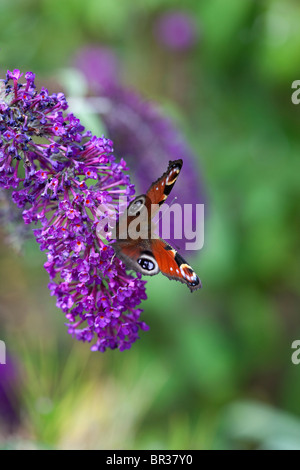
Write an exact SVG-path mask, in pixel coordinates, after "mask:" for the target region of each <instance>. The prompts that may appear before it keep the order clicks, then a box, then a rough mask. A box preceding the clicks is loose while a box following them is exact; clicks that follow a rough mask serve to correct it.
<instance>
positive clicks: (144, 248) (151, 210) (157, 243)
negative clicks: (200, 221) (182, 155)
mask: <svg viewBox="0 0 300 470" xmlns="http://www.w3.org/2000/svg"><path fill="white" fill-rule="evenodd" d="M181 168H182V160H181V159H179V160H174V161H170V162H169V166H168V168H167V171H166V172H165V173H164V174H163V175H162V176H161V177H160V178H158V180H157V181H155V182H154V183H152V185H151V186H150V188H149V190H148V192H147V193H146V194H141V195H140V196H137V197H136V198H135V199H134V200H133V201H132V202H131V203H130V204H129V206H128V207H127V211H126V212H125V214H124V215H122V216H121V217H120V219H119V221H118V223H117V226H116V234H117V235H116V240H115V241H114V243H113V244H112V246H113V248H114V250H115V252H116V255H117V257H118V258H120V260H122V261H123V262H124V263H125V264H126V266H127V267H128V268H129V269H134V270H135V271H137V272H140V273H142V274H146V275H148V276H153V275H155V274H158V273H159V272H161V273H162V274H164V275H165V276H167V277H168V278H169V279H174V280H175V281H180V282H182V283H184V284H186V285H187V286H188V287H189V289H190V291H191V292H193V291H194V290H197V289H199V288H200V287H202V285H201V281H200V279H199V277H198V276H197V274H196V273H195V271H194V270H193V269H192V268H191V266H190V265H189V264H188V263H187V262H186V261H185V260H184V259H183V258H182V256H180V254H179V253H178V252H177V251H176V250H175V249H174V248H172V247H171V246H170V245H169V244H168V243H166V242H165V241H164V240H162V239H161V238H159V237H158V236H156V235H155V234H153V230H152V223H151V221H152V219H153V216H154V215H155V213H157V211H158V209H159V207H160V206H161V205H162V204H163V203H164V201H165V200H166V199H167V197H168V195H169V194H170V192H171V190H172V188H173V186H174V184H175V182H176V180H177V178H178V175H179V173H180V170H181Z"/></svg>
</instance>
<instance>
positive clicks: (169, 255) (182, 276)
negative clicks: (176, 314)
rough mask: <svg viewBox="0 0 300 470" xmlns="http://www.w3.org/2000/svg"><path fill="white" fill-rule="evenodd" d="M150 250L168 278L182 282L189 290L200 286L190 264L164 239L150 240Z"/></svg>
mask: <svg viewBox="0 0 300 470" xmlns="http://www.w3.org/2000/svg"><path fill="white" fill-rule="evenodd" d="M151 250H152V253H153V256H154V258H155V259H156V261H157V264H158V266H159V269H160V271H161V272H162V274H164V275H165V276H167V277H168V278H169V279H174V280H176V281H180V282H183V283H184V284H186V285H187V286H188V287H189V289H190V291H191V292H193V291H194V290H197V289H200V287H202V285H201V281H200V279H199V277H198V276H197V274H196V273H195V271H194V270H193V269H192V268H191V266H190V265H189V264H188V263H187V262H186V261H185V260H184V259H183V258H182V256H180V254H179V253H178V252H177V251H176V250H175V249H174V248H172V247H171V246H170V245H168V243H166V242H165V241H164V240H161V239H153V240H151Z"/></svg>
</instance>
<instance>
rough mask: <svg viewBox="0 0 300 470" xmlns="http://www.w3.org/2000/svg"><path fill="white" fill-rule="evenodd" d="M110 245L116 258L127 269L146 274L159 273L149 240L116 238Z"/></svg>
mask: <svg viewBox="0 0 300 470" xmlns="http://www.w3.org/2000/svg"><path fill="white" fill-rule="evenodd" d="M112 246H113V247H114V249H115V252H116V254H117V256H118V258H120V260H121V261H123V263H125V264H126V266H127V267H128V268H129V269H134V270H135V271H137V272H140V273H141V274H145V275H147V276H154V275H155V274H158V273H159V266H158V263H157V261H156V259H155V256H154V255H153V252H152V248H151V240H142V239H139V240H131V241H128V240H118V241H116V242H115V243H114V244H113V245H112Z"/></svg>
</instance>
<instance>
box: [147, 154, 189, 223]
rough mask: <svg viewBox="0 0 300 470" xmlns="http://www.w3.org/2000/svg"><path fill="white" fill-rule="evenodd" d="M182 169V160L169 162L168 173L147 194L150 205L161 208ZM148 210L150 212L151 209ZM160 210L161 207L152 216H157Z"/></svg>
mask: <svg viewBox="0 0 300 470" xmlns="http://www.w3.org/2000/svg"><path fill="white" fill-rule="evenodd" d="M181 168H182V160H181V159H179V160H174V161H170V162H169V166H168V168H167V171H166V172H165V173H164V174H163V175H162V176H161V177H160V178H158V180H156V181H155V182H154V183H152V185H151V186H150V188H149V190H148V192H147V194H146V196H147V203H148V205H149V204H157V205H158V206H161V205H162V204H163V203H164V202H165V200H166V199H167V197H168V195H169V194H170V192H171V190H172V188H173V186H174V184H175V182H176V180H177V178H178V175H179V173H180V170H181ZM147 209H148V210H149V207H148V208H147ZM158 209H159V207H157V210H156V211H152V216H153V215H155V213H156V212H157V211H158Z"/></svg>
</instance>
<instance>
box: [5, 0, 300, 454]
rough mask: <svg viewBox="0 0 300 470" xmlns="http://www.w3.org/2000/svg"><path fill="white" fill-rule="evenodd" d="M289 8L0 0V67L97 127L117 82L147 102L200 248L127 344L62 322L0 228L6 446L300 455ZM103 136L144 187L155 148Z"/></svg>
mask: <svg viewBox="0 0 300 470" xmlns="http://www.w3.org/2000/svg"><path fill="white" fill-rule="evenodd" d="M170 18H171V22H170ZM299 20H300V5H299V2H297V1H295V0H285V1H284V2H282V1H280V0H257V1H255V0H243V1H240V0H227V1H226V2H225V1H222V0H210V1H209V2H208V1H206V0H199V1H197V2H196V1H194V0H186V1H185V2H184V9H183V2H179V1H176V0H175V1H174V0H172V1H169V0H159V1H158V0H143V1H130V0H122V1H121V2H120V1H119V0H109V1H108V0H86V1H84V2H82V1H80V0H65V1H64V2H62V1H59V0H26V1H23V0H2V1H1V4H0V68H1V76H2V77H3V76H4V74H5V72H6V70H7V69H10V70H12V69H14V68H19V69H21V70H22V71H23V72H25V71H27V70H31V71H34V72H35V73H36V74H37V81H38V85H39V86H46V87H48V88H49V90H50V91H51V92H58V91H61V90H64V92H65V93H66V94H67V96H70V98H71V99H70V104H71V105H73V106H74V112H75V108H76V114H78V115H80V117H81V118H82V120H83V122H84V123H85V124H86V126H87V127H90V128H92V130H93V132H95V133H97V134H98V135H101V134H102V133H104V134H106V135H107V134H108V133H109V123H108V121H106V120H105V112H104V114H103V113H102V114H101V109H102V108H103V106H104V108H103V109H104V110H105V109H106V108H105V104H107V101H105V94H106V95H107V96H109V98H110V99H112V100H113V97H114V85H115V83H114V79H115V80H116V81H117V82H118V86H122V87H123V88H124V89H126V90H129V89H131V90H132V91H133V93H134V94H136V96H138V97H139V99H141V100H142V99H146V100H150V102H151V103H152V102H153V103H154V104H153V106H155V109H159V113H160V116H161V117H162V119H164V118H165V119H169V120H171V126H173V128H172V132H173V133H176V132H177V133H178V135H180V139H182V142H183V143H182V145H184V146H185V150H184V151H185V152H186V160H185V161H186V166H187V167H188V166H190V167H191V168H192V170H191V171H190V170H189V171H190V173H188V172H186V173H185V175H184V173H183V172H182V174H183V175H184V176H182V178H185V182H186V184H189V181H190V184H189V188H190V189H191V190H192V191H193V194H195V200H194V202H195V203H197V202H198V200H197V197H200V196H199V195H201V197H204V198H205V203H206V219H205V245H204V248H203V249H202V250H201V251H200V252H198V253H190V254H189V255H188V256H189V257H188V259H189V261H190V263H191V264H192V266H193V267H194V269H195V270H196V271H197V273H198V274H199V276H200V277H201V279H202V283H203V289H202V290H201V291H197V292H196V293H193V295H191V294H190V293H189V291H188V289H187V288H186V287H185V286H184V285H181V284H179V283H176V282H170V281H169V280H168V279H167V278H164V277H163V276H161V275H159V276H154V277H153V278H151V279H150V280H149V282H148V284H147V295H148V300H147V301H144V302H143V304H142V306H143V308H144V312H143V314H142V320H143V321H145V322H146V323H147V324H148V325H150V331H148V332H142V333H141V339H140V340H139V341H138V342H137V343H135V344H134V345H133V347H132V348H131V350H129V351H125V352H122V353H121V352H119V351H118V350H115V351H107V352H105V353H104V354H101V353H96V352H90V350H89V345H88V344H83V343H77V342H76V341H75V340H74V339H72V338H71V337H70V336H69V335H68V334H67V329H66V327H65V326H64V316H63V314H62V312H61V311H60V310H59V309H57V308H56V306H55V299H54V298H53V297H50V295H49V292H48V288H47V284H48V275H47V273H46V272H45V271H44V269H43V263H44V262H45V255H44V254H43V253H41V252H40V251H39V249H38V246H37V245H36V243H35V242H34V241H33V240H32V239H30V237H29V239H26V240H25V238H26V237H25V236H24V240H23V244H22V247H21V248H20V246H19V243H18V240H15V239H14V237H12V235H13V233H12V234H11V237H10V239H11V240H12V238H13V241H14V243H10V244H7V243H6V239H7V233H6V232H5V231H4V230H2V231H1V241H0V339H1V340H4V341H5V343H6V347H7V355H8V360H7V364H6V365H5V366H3V365H2V366H0V440H1V448H40V449H44V448H50V449H54V448H62V449H68V448H73V449H74V448H80V449H118V448H119V449H165V450H168V449H170V450H171V449H239V448H241V449H249V448H250V449H300V416H299V415H300V399H299V397H300V365H299V366H297V365H295V364H293V363H292V361H291V355H292V352H293V350H292V349H291V345H292V342H293V341H294V340H296V339H300V321H299V295H300V287H299V285H300V263H299V254H300V253H299V207H298V206H299V198H300V185H299V172H300V158H299V154H300V138H299V121H300V114H299V109H300V108H299V107H297V106H295V105H293V104H292V102H291V95H292V91H293V90H292V89H291V84H292V82H293V81H294V80H296V79H300V72H299V59H300V29H299ZM172 21H173V23H172ZM99 48H100V49H99ZM91 50H93V51H94V52H93V54H95V51H97V50H98V52H99V55H97V54H98V53H97V52H96V59H94V60H95V61H96V62H97V60H98V59H97V57H99V60H100V58H101V60H102V62H100V65H99V68H98V71H95V74H94V75H95V76H94V80H93V74H92V76H91V75H88V73H87V69H88V63H86V62H85V60H87V57H88V51H91ZM103 51H104V56H103ZM101 54H102V55H101ZM80 58H81V59H80ZM102 72H103V76H102V75H101V73H102ZM99 83H100V85H99ZM107 96H106V97H107ZM90 97H100V98H101V99H100V100H98V101H97V100H96V101H95V100H94V102H97V103H98V104H97V106H98V105H99V107H100V108H101V107H102V108H101V109H100V111H99V109H98V108H97V112H96V111H95V109H92V110H91V109H90V106H91V103H93V101H91V100H90ZM151 106H152V104H151ZM103 109H102V111H103ZM98 111H99V112H98ZM129 123H130V126H131V131H129V130H127V131H126V132H125V137H127V138H132V137H133V136H140V135H142V133H143V123H144V118H143V115H141V117H140V120H130V119H129ZM147 125H148V127H149V129H150V130H151V125H152V124H151V123H148V124H147ZM130 126H129V127H130ZM176 129H177V130H176ZM152 132H153V135H155V134H156V133H157V134H159V132H160V130H159V129H158V130H155V127H153V128H152ZM171 134H172V133H171ZM128 135H129V136H128ZM113 137H114V141H115V147H116V148H117V150H118V153H119V154H120V156H122V153H124V154H128V155H123V156H126V157H128V158H127V159H128V161H130V169H131V175H132V180H133V181H134V182H135V183H136V184H137V186H139V184H140V185H141V186H142V184H141V179H140V177H139V176H138V172H139V171H140V168H141V165H142V166H143V167H145V168H148V169H149V173H147V174H145V173H143V174H144V176H145V183H143V184H145V185H146V184H150V183H151V182H152V180H151V174H152V173H151V172H153V171H154V174H155V175H156V174H157V173H158V174H157V176H155V178H157V177H158V176H159V171H160V170H159V164H160V162H159V160H160V157H159V158H158V156H157V155H153V157H152V159H151V155H149V154H147V152H146V151H145V152H144V153H143V149H142V148H140V147H139V152H141V154H140V156H139V158H137V156H135V158H133V157H134V155H130V152H132V153H133V154H134V143H133V148H131V150H130V149H129V150H128V149H127V148H126V149H125V147H122V140H121V139H120V140H119V139H118V134H116V135H115V136H113ZM123 137H124V135H123ZM170 139H171V140H172V137H171V136H170ZM125 140H126V139H125ZM150 140H151V139H150ZM133 142H134V141H133ZM158 145H159V144H158ZM122 148H123V149H124V152H123V151H122ZM170 148H171V147H170ZM158 152H160V150H159V146H158ZM161 152H162V155H163V158H162V160H163V167H164V166H165V163H164V162H166V161H167V160H168V158H167V156H166V155H167V151H166V149H165V150H164V152H165V153H164V152H163V150H161ZM175 152H176V146H175V149H174V153H175ZM168 157H169V158H173V159H175V158H178V157H179V155H175V154H174V155H169V156H168ZM183 171H184V170H183ZM197 173H198V175H197ZM189 178H190V180H189ZM147 181H148V183H146V182H147ZM145 189H146V188H145V186H143V189H142V190H145ZM174 192H175V189H174ZM203 195H204V196H203ZM6 228H8V229H9V227H6Z"/></svg>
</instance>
